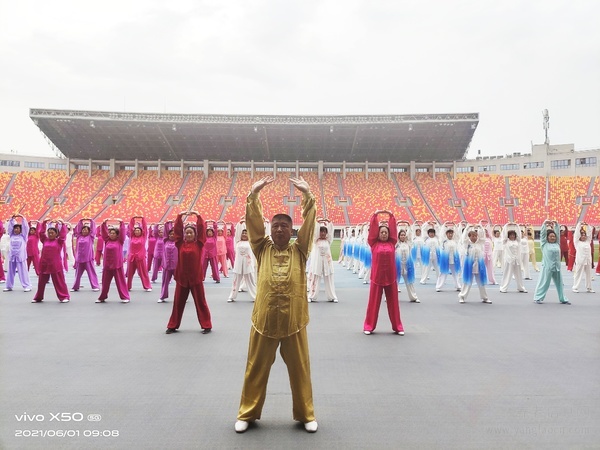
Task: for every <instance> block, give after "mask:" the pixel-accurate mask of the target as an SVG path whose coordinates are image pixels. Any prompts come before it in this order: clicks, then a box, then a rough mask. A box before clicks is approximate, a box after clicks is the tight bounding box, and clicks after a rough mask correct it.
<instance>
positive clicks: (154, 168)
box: [144, 166, 158, 170]
mask: <svg viewBox="0 0 600 450" xmlns="http://www.w3.org/2000/svg"><path fill="white" fill-rule="evenodd" d="M144 170H158V166H146V167H144Z"/></svg>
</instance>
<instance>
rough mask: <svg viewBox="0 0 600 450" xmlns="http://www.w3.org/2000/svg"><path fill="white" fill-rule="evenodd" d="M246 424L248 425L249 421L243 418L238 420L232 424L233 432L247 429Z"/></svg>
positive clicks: (241, 431)
mask: <svg viewBox="0 0 600 450" xmlns="http://www.w3.org/2000/svg"><path fill="white" fill-rule="evenodd" d="M248 425H250V422H246V421H245V420H238V421H237V422H236V423H235V426H234V428H235V432H236V433H243V432H244V431H246V430H247V429H248Z"/></svg>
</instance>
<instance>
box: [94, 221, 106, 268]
mask: <svg viewBox="0 0 600 450" xmlns="http://www.w3.org/2000/svg"><path fill="white" fill-rule="evenodd" d="M103 252H104V239H102V227H98V228H96V252H95V253H94V261H95V262H96V265H97V266H99V265H100V263H101V262H102V253H103Z"/></svg>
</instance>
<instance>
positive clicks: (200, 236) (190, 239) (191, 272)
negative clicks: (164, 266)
mask: <svg viewBox="0 0 600 450" xmlns="http://www.w3.org/2000/svg"><path fill="white" fill-rule="evenodd" d="M184 215H187V216H190V215H195V216H196V226H195V227H194V226H193V225H191V224H187V225H186V226H185V229H184V227H183V216H184ZM205 241H206V232H205V231H204V220H203V219H202V217H200V214H198V213H197V212H196V211H190V212H187V213H186V212H182V213H179V215H178V216H177V220H176V221H175V242H176V244H175V245H177V248H178V250H179V255H178V258H179V263H178V264H177V268H176V269H175V281H176V282H177V284H176V285H175V296H174V297H173V312H172V313H171V318H170V319H169V323H168V325H167V331H166V333H167V334H171V333H174V332H176V331H177V329H178V328H179V326H180V325H181V318H182V316H183V310H184V309H185V303H186V301H187V298H188V296H189V294H190V292H191V293H192V298H193V299H194V305H195V306H196V314H197V316H198V322H200V326H201V327H202V328H203V330H202V334H206V333H210V331H211V329H212V322H211V319H210V310H209V309H208V304H207V303H206V295H204V284H203V283H202V275H201V273H200V268H201V267H202V250H203V249H202V247H203V246H204V242H205Z"/></svg>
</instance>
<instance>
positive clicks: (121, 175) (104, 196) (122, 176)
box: [79, 170, 131, 222]
mask: <svg viewBox="0 0 600 450" xmlns="http://www.w3.org/2000/svg"><path fill="white" fill-rule="evenodd" d="M98 172H104V173H106V175H107V176H108V174H109V172H108V171H107V170H100V171H98ZM130 176H131V172H130V171H126V170H119V171H117V172H116V173H115V176H114V177H113V178H108V183H106V185H105V186H104V188H101V189H100V190H99V191H96V192H94V193H93V195H92V198H91V200H90V201H89V203H88V204H87V205H85V207H84V208H83V209H82V210H81V212H80V213H79V214H80V216H81V217H91V218H93V219H95V220H96V222H100V221H102V220H104V219H106V218H113V219H123V220H128V219H129V218H130V217H129V215H130V213H129V212H128V213H127V216H125V217H117V216H110V215H109V214H110V213H109V212H102V210H103V209H104V207H105V205H104V202H105V201H106V200H108V199H109V197H111V196H112V195H115V194H117V193H118V192H119V191H120V190H121V189H122V188H123V185H124V184H125V183H126V182H127V180H128V179H129V177H130ZM99 214H100V216H99Z"/></svg>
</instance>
